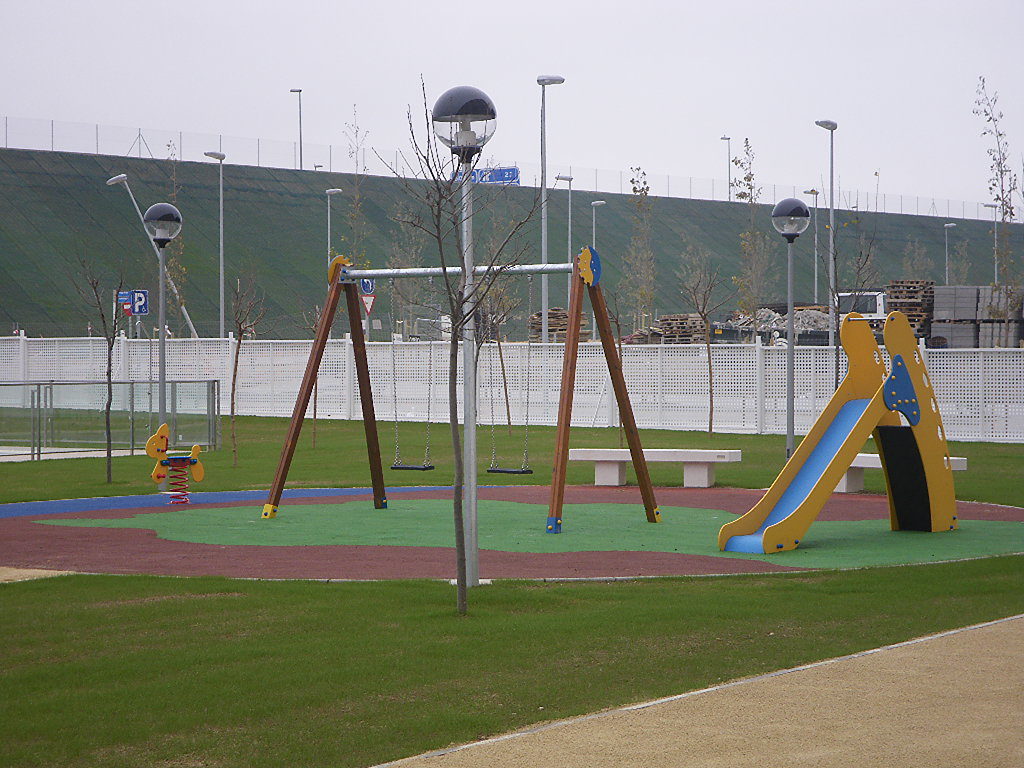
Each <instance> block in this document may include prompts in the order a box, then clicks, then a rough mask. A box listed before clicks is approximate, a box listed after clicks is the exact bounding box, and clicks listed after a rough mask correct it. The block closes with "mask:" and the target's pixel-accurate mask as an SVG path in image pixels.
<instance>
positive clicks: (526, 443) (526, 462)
mask: <svg viewBox="0 0 1024 768" xmlns="http://www.w3.org/2000/svg"><path fill="white" fill-rule="evenodd" d="M526 285H527V288H526V293H527V304H528V309H527V314H526V318H527V320H526V402H525V404H524V405H525V411H524V415H523V464H522V466H521V467H520V469H523V470H527V469H529V468H530V369H531V367H532V360H531V359H530V357H531V354H530V353H531V350H532V348H533V347H532V344H531V341H530V318H532V317H533V275H529V276H527V278H526Z"/></svg>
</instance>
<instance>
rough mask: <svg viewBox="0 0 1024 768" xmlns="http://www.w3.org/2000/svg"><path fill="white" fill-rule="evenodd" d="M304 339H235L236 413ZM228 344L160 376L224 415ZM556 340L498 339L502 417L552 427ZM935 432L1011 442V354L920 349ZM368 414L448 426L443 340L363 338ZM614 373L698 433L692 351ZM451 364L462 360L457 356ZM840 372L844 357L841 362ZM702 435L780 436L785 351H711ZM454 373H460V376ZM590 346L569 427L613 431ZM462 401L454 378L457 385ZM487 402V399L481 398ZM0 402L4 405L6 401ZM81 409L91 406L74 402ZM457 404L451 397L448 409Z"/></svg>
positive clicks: (34, 366) (206, 347) (491, 353)
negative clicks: (213, 390) (205, 384)
mask: <svg viewBox="0 0 1024 768" xmlns="http://www.w3.org/2000/svg"><path fill="white" fill-rule="evenodd" d="M311 344H312V342H311V341H309V340H303V341H285V340H272V341H247V342H245V343H244V344H243V345H242V354H241V359H240V368H239V391H238V403H237V408H238V413H240V414H243V415H254V416H289V415H290V414H291V411H292V408H293V407H294V404H295V396H296V393H297V391H298V387H299V382H300V381H301V379H302V372H303V370H304V368H305V364H306V360H307V358H308V356H309V349H310V345H311ZM234 345H235V341H234V340H233V339H230V338H229V339H170V340H168V343H167V377H168V380H205V379H219V380H220V382H221V412H222V413H225V414H226V413H228V412H229V408H230V402H229V399H230V394H231V363H232V355H233V353H234ZM562 349H563V348H562V346H561V345H559V344H549V345H541V344H526V343H523V342H520V343H509V344H503V345H502V352H503V355H504V361H505V369H506V372H507V377H508V387H509V400H510V402H511V408H512V419H513V422H514V423H518V424H522V423H524V422H525V420H526V416H527V408H529V422H530V423H531V424H549V425H550V424H554V423H555V419H556V416H557V411H558V382H559V377H560V375H561V361H562ZM114 351H115V356H114V379H115V380H121V381H146V380H150V379H155V378H156V370H157V369H156V360H157V348H156V343H155V342H151V341H149V340H147V339H123V338H122V339H119V340H118V343H117V345H116V347H115V350H114ZM924 355H925V361H926V364H927V366H928V370H929V372H930V374H931V377H932V384H933V386H934V387H935V391H936V395H937V397H938V400H939V406H940V409H941V411H942V417H943V421H944V423H945V427H946V434H947V435H948V437H949V438H950V439H951V440H982V441H993V442H1024V349H946V350H938V349H936V350H924ZM368 357H369V364H370V375H371V379H372V381H373V386H374V405H375V408H376V412H377V417H378V419H380V420H381V421H387V420H390V419H392V418H393V417H394V414H395V410H396V409H395V404H396V401H397V404H398V409H397V410H398V417H399V418H400V419H401V420H403V421H425V420H426V419H427V417H428V410H429V417H430V420H431V421H438V422H443V421H446V420H447V413H448V405H447V397H446V396H447V391H448V390H447V383H446V378H447V365H448V345H447V342H439V341H438V342H411V343H398V344H394V345H392V344H389V343H387V342H371V343H370V344H368ZM623 358H624V359H623V367H624V370H625V376H626V381H627V383H628V385H629V389H630V396H631V399H632V402H633V408H634V411H635V413H636V419H637V423H638V424H639V426H641V427H649V428H654V427H657V428H664V429H680V430H702V429H707V421H708V416H707V411H708V384H707V357H706V355H705V351H704V347H703V346H702V345H687V344H670V345H635V346H626V347H625V348H624V352H623ZM460 359H461V357H460ZM840 360H841V362H840V376H842V375H843V373H844V372H845V370H844V366H845V357H844V356H840ZM833 361H834V352H833V350H832V349H831V348H827V347H798V348H797V349H796V430H797V432H798V433H800V434H804V433H806V432H807V431H808V430H809V429H810V427H811V425H812V424H813V422H814V419H815V418H817V416H818V414H819V413H820V412H821V411H822V409H823V408H824V407H825V404H826V403H827V402H828V398H829V397H830V396H831V394H832V391H833V386H832V382H833V364H834V363H833ZM712 362H713V367H714V376H715V389H714V395H715V398H714V401H715V430H716V431H721V432H745V433H764V434H782V433H784V432H785V428H786V416H785V409H786V402H785V400H786V384H785V367H786V351H785V348H782V347H762V346H758V345H745V344H742V345H741V344H735V345H734V344H719V345H713V346H712ZM104 372H105V345H104V341H103V339H101V338H55V339H30V338H26V337H24V336H9V337H3V338H0V381H61V380H64V381H86V380H92V381H101V380H103V378H104ZM460 378H461V374H460ZM478 380H479V384H480V394H479V397H478V403H479V411H480V413H479V421H480V423H482V424H489V423H491V421H492V415H491V413H492V411H491V406H492V402H493V409H494V410H493V413H494V420H495V421H497V422H498V423H501V422H503V421H504V419H505V399H504V394H503V391H502V378H501V367H500V363H499V360H498V355H497V350H496V348H495V346H494V345H489V346H485V347H484V348H483V349H482V350H481V353H480V361H479V372H478ZM609 384H610V381H609V379H608V374H607V371H606V370H605V366H604V358H603V355H602V353H601V349H600V345H598V344H595V343H588V344H583V345H582V346H581V349H580V358H579V364H578V366H577V370H576V394H575V404H574V409H573V424H574V425H578V426H613V425H615V424H616V423H617V413H616V409H615V407H614V398H613V397H612V395H611V391H610V386H609ZM459 392H460V395H461V383H460V385H459ZM492 398H493V401H492ZM5 405H15V404H14V403H8V404H5ZM83 407H90V406H89V405H88V404H85V403H83ZM460 411H461V403H460ZM317 415H318V416H319V417H322V418H333V419H358V418H359V417H360V408H359V399H358V394H357V388H356V382H355V375H354V366H353V358H352V346H351V342H349V341H348V340H345V339H331V340H330V341H329V342H328V344H327V350H326V352H325V354H324V360H323V363H322V365H321V368H320V380H319V391H318V397H317Z"/></svg>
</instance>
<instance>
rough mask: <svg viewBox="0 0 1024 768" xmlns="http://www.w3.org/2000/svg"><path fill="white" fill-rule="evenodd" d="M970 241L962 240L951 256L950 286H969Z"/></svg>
mask: <svg viewBox="0 0 1024 768" xmlns="http://www.w3.org/2000/svg"><path fill="white" fill-rule="evenodd" d="M970 250H971V247H970V241H969V240H967V239H964V240H960V241H958V242H957V244H956V245H955V246H954V247H953V252H952V253H951V254H950V255H949V284H950V285H967V281H968V280H969V277H968V272H969V270H970V268H971V254H970Z"/></svg>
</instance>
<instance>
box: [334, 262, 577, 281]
mask: <svg viewBox="0 0 1024 768" xmlns="http://www.w3.org/2000/svg"><path fill="white" fill-rule="evenodd" d="M491 272H500V273H501V274H503V275H554V274H557V273H560V272H572V264H505V265H497V264H488V265H485V266H480V267H476V266H475V267H473V274H474V275H487V274H490V273H491ZM461 274H462V267H405V268H397V269H346V268H344V267H343V268H342V270H341V279H342V280H346V281H352V280H360V279H362V278H364V277H372V278H374V279H392V278H403V277H440V276H444V275H452V276H457V275H461Z"/></svg>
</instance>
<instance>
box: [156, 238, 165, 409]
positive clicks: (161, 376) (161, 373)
mask: <svg viewBox="0 0 1024 768" xmlns="http://www.w3.org/2000/svg"><path fill="white" fill-rule="evenodd" d="M157 253H158V254H159V256H160V291H159V295H160V298H159V305H160V308H159V310H158V318H159V323H160V342H159V346H158V347H157V380H158V382H159V384H158V385H157V386H158V389H157V392H158V394H157V405H158V414H159V423H160V424H164V423H166V420H167V291H166V290H165V285H166V283H167V265H166V263H165V261H164V249H163V246H159V245H158V246H157ZM158 426H159V424H158Z"/></svg>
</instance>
